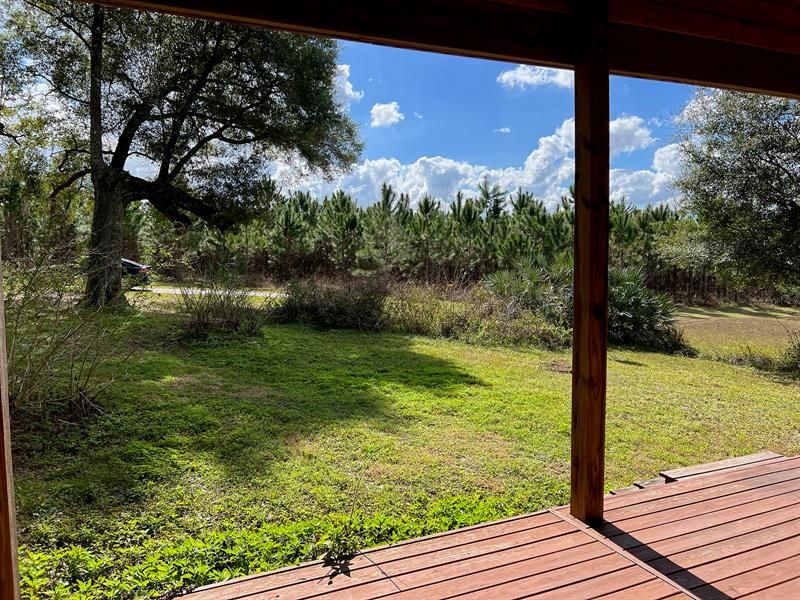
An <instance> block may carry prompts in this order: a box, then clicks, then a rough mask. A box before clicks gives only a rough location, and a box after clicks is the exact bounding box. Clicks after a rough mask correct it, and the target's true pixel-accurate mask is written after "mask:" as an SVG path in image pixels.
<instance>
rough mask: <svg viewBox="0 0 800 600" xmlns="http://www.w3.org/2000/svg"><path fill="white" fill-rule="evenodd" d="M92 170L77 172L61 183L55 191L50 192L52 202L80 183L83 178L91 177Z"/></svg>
mask: <svg viewBox="0 0 800 600" xmlns="http://www.w3.org/2000/svg"><path fill="white" fill-rule="evenodd" d="M91 173H92V170H91V169H89V168H86V169H81V170H80V171H76V172H75V173H73V174H72V175H70V176H69V177H67V178H66V179H65V180H64V181H62V182H61V183H59V184H58V185H57V186H56V187H54V188H53V191H52V192H50V200H53V199H54V198H55V197H56V196H58V195H59V194H60V193H61V192H63V191H64V190H65V189H67V188H68V187H69V186H71V185H72V184H73V183H75V182H76V181H78V180H79V179H80V178H81V177H86V176H87V175H90V174H91Z"/></svg>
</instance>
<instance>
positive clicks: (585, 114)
mask: <svg viewBox="0 0 800 600" xmlns="http://www.w3.org/2000/svg"><path fill="white" fill-rule="evenodd" d="M577 9H578V15H577V16H578V24H579V26H578V28H577V30H576V38H577V40H578V41H577V44H578V46H579V48H578V49H577V54H576V57H575V234H574V235H575V240H574V244H575V271H574V273H575V275H574V277H575V280H574V284H573V285H574V309H573V310H574V313H573V333H572V479H571V499H570V512H571V513H572V515H573V516H575V517H576V518H578V519H580V520H581V521H583V522H585V523H590V524H592V523H597V522H599V521H601V520H602V518H603V476H604V464H605V418H606V344H607V341H608V171H609V128H608V116H609V115H608V112H609V89H608V75H609V74H608V54H607V44H606V40H607V38H606V25H607V21H608V4H607V1H606V0H579V1H578V2H577Z"/></svg>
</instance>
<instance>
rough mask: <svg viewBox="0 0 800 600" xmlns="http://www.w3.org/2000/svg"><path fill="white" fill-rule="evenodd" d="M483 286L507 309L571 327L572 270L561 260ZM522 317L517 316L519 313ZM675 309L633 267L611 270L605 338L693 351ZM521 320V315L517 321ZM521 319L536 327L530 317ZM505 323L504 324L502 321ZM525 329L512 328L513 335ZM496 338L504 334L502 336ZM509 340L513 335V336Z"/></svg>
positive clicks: (497, 276)
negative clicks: (520, 309) (517, 308)
mask: <svg viewBox="0 0 800 600" xmlns="http://www.w3.org/2000/svg"><path fill="white" fill-rule="evenodd" d="M484 287H485V288H486V289H487V290H489V291H490V292H491V293H492V294H494V295H495V296H497V297H498V298H502V299H504V300H505V301H506V302H507V303H508V304H509V305H517V306H522V307H524V308H525V309H527V310H528V311H530V312H531V313H532V314H533V315H536V316H537V317H538V318H539V319H540V320H542V321H544V322H546V323H547V324H549V325H550V326H551V327H554V328H556V329H560V330H565V329H568V328H571V327H572V268H571V266H570V265H569V264H568V261H567V260H566V259H563V258H557V259H555V260H554V261H553V262H552V263H551V264H550V265H548V266H547V267H540V266H538V265H536V264H528V263H522V264H518V265H517V266H516V267H515V268H514V269H513V270H507V271H499V272H497V273H494V274H493V275H490V276H488V277H487V278H486V279H485V280H484ZM518 314H519V315H522V313H519V312H518ZM674 314H675V307H674V306H673V304H672V302H671V301H670V299H669V297H667V296H666V295H665V294H660V293H658V292H655V291H653V290H651V289H650V288H648V287H647V284H646V281H645V276H644V273H643V272H642V271H640V270H638V269H611V270H610V271H609V280H608V338H609V341H610V342H613V343H617V344H630V345H634V346H639V347H644V348H651V349H654V350H663V351H666V352H682V353H692V350H691V349H690V348H689V347H688V346H687V344H686V342H685V340H684V338H683V334H682V332H681V331H680V329H678V328H677V327H676V325H675V321H674ZM517 318H523V317H521V316H520V317H517ZM523 320H524V321H526V322H528V323H530V324H531V326H533V327H538V325H537V324H536V323H535V318H532V317H530V316H527V315H526V316H525V317H524V318H523ZM503 322H504V323H508V322H509V320H508V319H506V320H504V321H503ZM520 330H524V326H517V327H515V328H514V331H520ZM499 335H501V336H504V337H505V336H508V335H509V333H506V332H501V333H500V334H499ZM512 337H513V334H512Z"/></svg>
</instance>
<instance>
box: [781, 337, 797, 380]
mask: <svg viewBox="0 0 800 600" xmlns="http://www.w3.org/2000/svg"><path fill="white" fill-rule="evenodd" d="M779 363H780V369H781V370H782V371H785V372H787V373H792V374H795V375H800V333H798V332H796V331H793V332H790V333H789V345H788V346H787V347H786V349H785V350H784V351H783V354H782V356H781V357H780V360H779Z"/></svg>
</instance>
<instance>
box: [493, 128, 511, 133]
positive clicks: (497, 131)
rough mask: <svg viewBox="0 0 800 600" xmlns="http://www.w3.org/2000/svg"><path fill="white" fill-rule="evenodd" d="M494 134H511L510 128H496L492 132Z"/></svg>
mask: <svg viewBox="0 0 800 600" xmlns="http://www.w3.org/2000/svg"><path fill="white" fill-rule="evenodd" d="M494 132H495V133H511V127H498V128H497V129H495V130H494Z"/></svg>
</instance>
